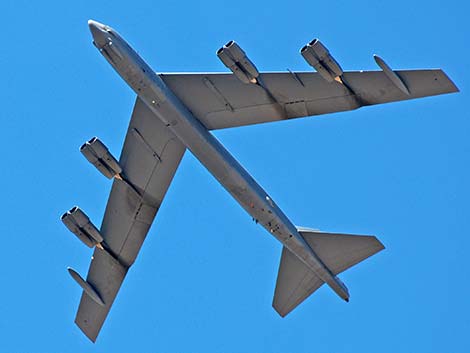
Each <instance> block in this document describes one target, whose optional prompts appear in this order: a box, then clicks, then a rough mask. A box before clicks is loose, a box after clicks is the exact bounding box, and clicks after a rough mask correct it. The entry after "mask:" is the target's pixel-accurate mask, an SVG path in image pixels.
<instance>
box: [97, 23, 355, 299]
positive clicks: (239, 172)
mask: <svg viewBox="0 0 470 353" xmlns="http://www.w3.org/2000/svg"><path fill="white" fill-rule="evenodd" d="M88 25H89V27H90V30H91V32H92V35H93V39H94V44H95V46H96V47H97V48H98V49H99V51H100V52H101V54H102V55H103V56H104V57H105V58H106V60H107V61H108V62H109V63H110V64H111V65H112V66H113V67H114V69H115V70H116V71H117V73H118V74H119V75H120V76H121V77H122V78H123V79H124V81H126V82H127V84H128V85H129V86H130V87H131V88H132V89H133V90H134V92H135V93H136V94H137V95H138V96H139V97H140V99H141V100H142V101H143V102H144V103H145V104H146V105H147V106H148V107H149V109H150V110H151V111H152V112H153V113H154V114H155V116H156V118H158V119H161V120H162V121H163V122H164V123H165V125H166V126H167V127H168V129H170V130H171V131H172V133H173V134H174V135H175V136H176V137H177V138H178V139H179V140H180V141H181V142H182V143H183V144H184V145H185V146H186V147H187V148H188V149H189V150H190V151H191V152H192V153H193V154H194V156H195V157H196V158H197V159H198V160H199V161H200V162H201V163H202V164H203V165H204V166H205V167H206V168H207V170H209V172H210V173H211V174H212V175H213V176H214V177H215V178H216V179H217V180H218V181H219V182H220V184H222V185H223V187H224V188H225V189H226V190H227V191H228V192H229V193H230V194H231V195H232V196H233V197H234V198H235V200H237V202H238V203H239V204H240V205H241V206H242V207H243V208H244V209H245V210H246V211H247V212H248V213H249V214H250V215H251V216H252V217H253V218H254V219H255V220H257V221H258V222H259V223H260V224H261V225H262V226H263V227H264V228H265V229H266V230H267V231H268V232H270V233H271V234H272V235H273V236H274V237H275V238H277V239H278V240H279V241H280V242H281V243H282V244H283V245H284V246H285V247H286V248H288V249H289V250H290V251H291V252H292V253H294V254H295V255H296V256H297V257H298V258H299V259H300V260H301V261H302V262H303V263H304V264H305V265H307V266H308V267H309V268H310V269H311V270H312V271H313V272H314V273H315V274H316V275H317V276H318V277H320V278H321V279H322V280H323V281H324V282H326V283H327V284H328V285H329V286H330V287H331V288H332V289H333V290H334V291H335V292H336V293H337V294H338V295H339V296H340V297H341V298H342V299H344V300H346V301H348V300H349V293H348V290H347V288H346V286H345V285H344V284H343V283H342V282H341V280H340V279H339V278H337V277H336V276H334V275H333V274H332V273H331V271H330V270H329V269H328V268H327V267H326V266H325V264H324V263H323V262H322V261H321V260H320V258H319V257H318V256H317V255H316V254H315V252H314V251H313V250H312V249H311V248H310V247H309V246H308V244H307V243H306V242H305V240H304V239H303V238H302V236H301V235H300V234H299V232H298V231H297V228H296V227H295V226H294V225H293V224H292V222H291V221H290V220H289V219H288V218H287V216H286V215H285V214H284V213H283V212H282V211H281V210H280V208H279V207H278V206H277V205H276V204H275V203H274V201H273V200H272V199H271V198H270V197H269V195H268V194H267V193H266V192H265V191H264V190H263V188H262V187H261V186H260V185H259V184H258V183H257V182H256V181H255V180H254V179H253V178H252V177H251V176H250V174H249V173H248V172H247V171H246V170H245V169H244V168H243V167H242V166H241V165H240V163H238V162H237V160H236V159H235V158H234V157H233V156H232V155H231V154H230V153H229V152H228V151H227V150H226V149H225V148H224V146H223V145H222V144H221V143H220V142H219V141H218V140H217V139H216V138H215V137H214V136H213V135H212V134H211V133H210V132H209V131H208V130H207V128H206V127H205V126H204V125H203V124H202V123H201V122H200V121H199V120H198V119H197V118H196V117H195V116H194V115H193V114H192V113H191V112H190V111H189V110H188V108H187V107H186V106H185V105H184V104H183V103H182V102H181V101H180V99H179V98H178V97H177V96H176V95H175V94H174V93H173V92H172V91H171V90H170V89H169V88H168V87H167V86H166V84H165V82H163V80H162V79H161V78H160V77H159V76H158V75H157V74H156V73H155V72H154V71H153V70H152V69H151V68H150V66H148V65H147V63H145V61H144V60H143V59H142V58H141V57H140V56H139V55H138V54H137V53H136V52H135V51H134V50H133V49H132V48H131V47H130V46H129V45H128V44H127V42H126V41H125V40H124V39H122V38H121V36H120V35H119V34H118V33H117V32H116V31H115V30H113V29H112V28H110V27H108V26H105V25H102V24H100V23H98V22H95V21H89V22H88Z"/></svg>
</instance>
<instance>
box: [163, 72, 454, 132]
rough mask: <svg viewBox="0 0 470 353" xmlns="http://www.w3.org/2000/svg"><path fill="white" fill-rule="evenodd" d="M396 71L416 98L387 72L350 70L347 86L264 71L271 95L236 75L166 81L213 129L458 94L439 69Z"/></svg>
mask: <svg viewBox="0 0 470 353" xmlns="http://www.w3.org/2000/svg"><path fill="white" fill-rule="evenodd" d="M394 73H395V74H397V75H398V76H399V77H400V79H401V80H402V81H403V82H404V83H405V84H406V86H407V87H408V89H409V90H410V95H406V94H405V93H403V92H402V91H400V89H399V88H397V86H396V85H395V84H393V82H392V81H390V79H389V78H388V77H387V75H386V74H385V73H384V72H383V71H349V72H345V73H344V74H343V79H344V82H345V83H346V84H347V85H343V84H341V83H339V82H336V81H333V82H331V83H329V82H327V81H325V80H324V79H323V78H322V77H321V76H320V75H319V74H318V73H316V72H296V73H291V72H278V73H269V72H268V73H262V74H260V78H261V80H262V81H263V82H264V85H265V87H267V88H268V89H269V91H270V94H268V93H267V92H266V91H265V90H264V89H263V88H262V87H260V86H258V85H252V84H244V83H242V82H241V81H239V80H238V79H237V78H236V77H235V76H234V75H233V74H222V73H194V74H185V73H177V74H161V77H162V79H163V80H164V81H165V83H166V84H167V85H168V86H169V87H170V89H171V90H173V92H174V93H175V94H176V95H177V96H178V97H179V98H180V99H181V100H182V101H183V103H184V104H185V105H186V106H187V107H188V108H189V109H190V110H191V111H192V112H193V113H194V114H195V115H196V117H197V118H198V119H199V120H200V121H201V122H202V123H203V124H204V125H205V126H206V127H207V128H208V129H210V130H214V129H222V128H228V127H234V126H243V125H252V124H259V123H264V122H271V121H278V120H284V119H292V118H299V117H304V116H313V115H320V114H327V113H334V112H340V111H346V110H352V109H356V108H359V107H361V106H366V105H372V104H381V103H387V102H394V101H400V100H406V99H413V98H420V97H425V96H433V95H438V94H445V93H452V92H457V91H458V89H457V87H456V86H455V85H454V83H453V82H452V81H451V80H450V79H449V78H448V77H447V75H446V74H445V73H444V72H443V71H442V70H439V69H435V70H401V71H394ZM208 82H209V84H208ZM272 97H274V98H275V100H273V98H272Z"/></svg>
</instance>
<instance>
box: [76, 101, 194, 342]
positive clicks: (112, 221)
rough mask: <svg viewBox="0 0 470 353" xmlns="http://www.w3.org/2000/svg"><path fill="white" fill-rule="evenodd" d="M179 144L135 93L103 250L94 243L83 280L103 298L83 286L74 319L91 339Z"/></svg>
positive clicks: (177, 157)
mask: <svg viewBox="0 0 470 353" xmlns="http://www.w3.org/2000/svg"><path fill="white" fill-rule="evenodd" d="M184 151H185V147H184V145H183V144H181V143H180V142H179V140H178V139H177V138H176V137H175V136H174V135H173V133H172V132H171V131H170V130H169V129H168V128H167V127H166V126H165V124H163V122H161V121H160V120H159V119H158V118H157V117H156V116H154V115H153V113H152V112H151V111H150V110H149V109H148V108H147V106H146V105H145V104H144V103H143V102H142V101H141V100H140V99H138V98H137V101H136V104H135V107H134V111H133V113H132V117H131V121H130V124H129V129H128V131H127V134H126V139H125V142H124V146H123V149H122V153H121V158H120V161H119V164H120V165H121V167H122V170H123V172H122V177H123V180H119V179H115V180H114V181H113V186H112V188H111V193H110V195H109V199H108V204H107V206H106V211H105V215H104V218H103V222H102V224H101V235H102V236H103V239H104V243H103V246H104V248H105V250H100V249H95V252H94V254H93V259H92V262H91V265H90V268H89V270H88V275H87V282H88V283H90V284H91V285H92V286H93V288H94V289H96V291H97V292H98V294H99V295H100V297H101V298H102V299H103V301H104V303H105V306H104V307H98V306H99V305H98V304H96V302H94V301H93V300H91V299H90V298H89V297H88V295H87V294H86V293H85V292H83V293H82V298H81V301H80V306H79V308H78V312H77V317H76V320H75V322H76V323H77V325H78V326H79V327H80V329H81V330H82V331H83V332H84V333H85V334H86V335H87V337H89V338H90V339H91V340H92V341H95V340H96V337H97V335H98V333H99V331H100V329H101V327H102V325H103V322H104V320H105V319H106V316H107V315H108V312H109V310H110V309H111V305H112V303H113V301H114V299H115V297H116V295H117V293H118V291H119V288H120V286H121V284H122V282H123V280H124V277H125V275H126V273H127V271H128V268H129V267H130V266H131V265H132V264H133V263H134V261H135V259H136V257H137V255H138V253H139V251H140V248H141V246H142V244H143V242H144V240H145V238H146V236H147V233H148V231H149V229H150V226H151V224H152V222H153V220H154V218H155V215H156V213H157V211H158V209H159V208H160V205H161V203H162V201H163V198H164V196H165V194H166V192H167V190H168V187H169V185H170V183H171V181H172V179H173V176H174V174H175V172H176V169H177V168H178V165H179V163H180V161H181V158H182V157H183V154H184Z"/></svg>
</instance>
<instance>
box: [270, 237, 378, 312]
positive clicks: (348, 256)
mask: <svg viewBox="0 0 470 353" xmlns="http://www.w3.org/2000/svg"><path fill="white" fill-rule="evenodd" d="M298 231H299V233H300V234H301V235H302V237H303V238H304V239H305V241H306V242H307V243H308V245H309V246H310V248H311V249H312V250H313V251H314V252H315V254H316V255H317V256H318V257H319V258H320V259H321V260H322V262H323V263H324V264H325V266H326V267H328V269H329V270H330V271H331V272H332V273H333V274H334V275H337V274H338V273H341V272H343V271H344V270H346V269H348V268H350V267H352V266H354V265H355V264H357V263H359V262H361V261H362V260H364V259H366V258H368V257H370V256H372V255H374V254H375V253H377V252H379V251H380V250H382V249H384V246H383V245H382V243H381V242H380V241H379V240H378V239H377V238H376V237H374V236H365V235H349V234H335V233H323V232H319V231H315V230H313V229H308V228H298ZM323 283H324V282H323V281H322V280H321V279H320V278H319V277H318V276H317V275H316V274H315V273H314V272H313V271H312V270H311V269H310V268H308V267H307V266H306V265H305V264H304V263H303V262H302V261H300V260H299V258H298V257H297V256H296V255H295V254H293V253H292V252H291V251H290V250H288V249H287V248H285V247H284V248H283V249H282V256H281V263H280V265H279V273H278V276H277V282H276V290H275V292H274V300H273V307H274V309H275V310H276V311H277V312H278V313H279V315H281V316H282V317H284V316H286V315H287V314H288V313H290V312H291V311H292V310H294V309H295V308H296V307H297V306H298V305H299V304H300V303H302V301H304V300H305V299H306V298H307V297H308V296H310V294H312V293H313V292H315V291H316V290H317V289H318V288H320V287H321V285H322V284H323Z"/></svg>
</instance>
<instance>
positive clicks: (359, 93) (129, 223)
mask: <svg viewBox="0 0 470 353" xmlns="http://www.w3.org/2000/svg"><path fill="white" fill-rule="evenodd" d="M89 27H90V30H91V32H92V36H93V39H94V44H95V46H96V47H97V48H98V50H99V51H100V52H101V54H102V55H103V56H104V57H105V58H106V59H107V60H108V62H109V63H110V64H111V65H112V66H113V67H114V69H115V70H116V71H117V73H118V74H119V75H120V76H121V77H122V78H123V79H124V80H125V81H126V82H127V84H128V85H129V86H130V87H131V88H132V89H133V90H134V91H135V93H136V94H137V96H138V98H137V101H136V104H135V108H134V112H133V114H132V118H131V122H130V125H129V129H128V132H127V135H126V140H125V143H124V147H123V150H122V153H121V157H120V159H119V168H122V172H121V173H120V179H116V178H115V179H114V182H113V187H112V190H111V194H110V197H109V201H108V205H107V207H106V212H105V216H104V219H103V224H102V226H101V231H100V233H101V235H102V237H103V239H104V240H103V242H102V243H101V245H102V249H98V248H95V251H94V255H93V260H92V263H91V265H90V269H89V272H88V276H87V280H86V283H89V284H90V285H91V287H92V288H93V289H94V290H95V291H96V293H97V295H99V297H100V298H101V299H102V301H103V303H104V304H105V305H104V306H101V305H99V304H98V303H97V302H96V301H95V300H93V299H92V298H90V296H89V295H88V294H87V292H86V291H85V292H84V293H83V294H82V299H81V302H80V307H79V310H78V313H77V317H76V323H77V325H78V326H79V327H80V328H81V329H82V330H83V332H84V333H85V334H86V335H87V337H89V338H90V339H91V340H92V341H95V340H96V337H97V335H98V333H99V331H100V329H101V326H102V324H103V322H104V320H105V318H106V316H107V314H108V312H109V310H110V308H111V305H112V303H113V301H114V298H115V297H116V295H117V292H118V290H119V288H120V286H121V283H122V281H123V280H124V277H125V275H126V273H127V270H128V268H129V267H130V266H131V265H132V264H133V262H134V260H135V258H136V256H137V254H138V252H139V250H140V247H141V246H142V243H143V241H144V239H145V236H146V235H147V232H148V229H149V227H150V225H151V223H152V221H153V219H154V217H155V215H156V212H157V211H158V208H159V206H160V204H161V202H162V200H163V197H164V195H165V193H166V190H167V189H168V186H169V184H170V182H171V180H172V178H173V175H174V173H175V171H176V169H177V167H178V164H179V162H180V160H181V157H182V155H183V153H184V151H185V149H186V148H187V149H189V150H190V151H191V152H192V153H193V154H194V156H195V157H196V158H197V159H198V160H199V161H200V162H201V163H202V164H203V165H204V166H205V167H206V168H207V169H208V170H209V171H210V172H211V173H212V175H214V177H215V178H216V179H217V180H218V181H219V182H220V183H221V184H222V186H223V187H224V188H225V189H226V190H227V191H228V192H229V193H230V194H231V195H232V196H233V197H234V198H235V200H237V202H238V203H239V204H240V205H241V206H242V207H243V208H244V209H245V210H246V211H247V212H248V213H249V214H250V215H251V216H252V217H253V218H254V219H255V220H257V222H259V224H260V225H262V226H263V227H264V228H265V229H266V230H267V231H268V232H269V233H271V234H272V235H273V236H274V237H275V238H276V239H278V240H279V241H280V242H281V243H282V244H283V245H284V251H283V260H282V261H281V266H280V272H279V273H280V276H279V280H278V285H277V286H276V295H275V300H274V306H275V308H276V310H278V312H279V313H280V314H281V315H285V314H286V313H288V312H289V311H290V310H292V309H293V308H294V307H295V306H296V305H298V304H299V303H300V302H301V301H302V300H303V299H305V298H306V297H307V296H308V295H309V294H310V293H312V292H313V291H314V290H315V289H317V288H318V287H319V286H321V285H322V284H323V283H327V284H328V286H329V287H331V288H332V289H333V290H334V291H335V292H336V293H337V294H338V295H339V296H340V297H341V298H342V299H344V300H346V301H347V300H348V299H349V293H348V290H347V288H346V286H345V285H344V284H343V283H342V282H341V281H340V280H339V278H338V277H337V276H336V274H337V273H339V272H341V271H342V270H344V269H345V268H348V267H349V266H352V265H353V264H355V263H357V262H359V261H361V260H362V259H364V258H366V257H368V256H370V255H372V254H373V253H375V252H377V251H379V250H381V249H382V248H383V246H382V244H380V242H378V240H377V239H376V238H375V237H361V236H356V237H354V236H353V237H351V236H349V235H331V234H324V233H318V232H314V234H313V235H312V234H311V233H312V232H311V231H310V230H308V231H307V230H298V229H297V228H296V227H295V226H294V225H293V224H292V222H291V221H290V220H289V218H288V217H287V216H286V215H285V214H284V213H283V212H282V211H281V210H280V209H279V207H278V206H277V205H276V203H275V202H274V201H273V200H272V198H271V197H270V196H269V195H268V194H267V193H266V191H265V190H264V189H263V188H262V187H261V186H260V185H259V184H258V183H257V182H256V181H255V180H254V179H253V178H252V177H251V176H250V175H249V173H248V172H247V171H246V170H245V169H244V168H243V167H242V166H241V165H240V164H239V163H238V162H237V161H236V160H235V158H234V157H233V156H232V155H231V154H230V153H229V152H228V151H227V150H226V149H225V148H224V147H223V146H222V144H220V142H219V141H218V140H217V139H216V138H215V137H214V136H213V135H212V134H211V133H210V132H209V130H210V129H219V128H225V127H232V126H240V125H247V124H255V123H261V122H267V121H275V120H282V119H289V118H295V117H301V116H307V115H317V114H324V113H328V112H333V111H343V110H350V109H356V108H358V107H360V106H363V105H371V104H379V103H385V102H389V101H396V100H402V99H409V98H416V97H421V96H426V95H434V94H442V93H449V92H453V91H456V90H457V88H456V87H455V86H454V85H453V83H452V82H451V81H450V80H449V79H448V78H447V76H446V75H445V74H444V73H443V72H442V71H440V70H418V71H404V72H401V73H400V77H401V79H402V80H403V81H404V82H405V84H406V85H407V87H408V88H409V90H410V95H409V96H408V95H406V94H404V93H403V92H402V91H401V90H400V89H398V88H397V87H396V85H394V84H393V83H392V82H391V81H390V79H389V78H388V77H387V75H385V74H384V73H383V72H344V73H343V72H342V70H341V73H342V75H341V77H339V76H338V77H339V79H335V80H333V81H332V82H330V83H328V81H326V80H325V79H324V78H322V76H320V75H319V74H316V73H261V74H259V75H258V76H257V77H256V79H253V80H248V82H247V83H243V82H245V81H246V80H245V81H244V80H239V79H238V78H237V77H236V76H235V75H233V74H229V75H227V74H214V73H201V74H161V75H157V74H156V73H155V72H154V71H153V70H152V69H151V68H150V67H149V66H148V65H147V64H146V63H145V62H144V61H143V59H142V58H141V57H140V56H139V55H138V54H137V53H136V52H135V51H134V50H133V49H132V48H131V47H130V46H129V45H128V44H127V43H126V42H125V41H124V40H123V39H122V38H121V37H120V35H119V34H118V33H117V32H116V31H114V30H113V29H112V28H110V27H108V26H105V25H102V24H100V23H98V22H95V21H89ZM232 45H233V44H232ZM227 47H230V45H227ZM240 50H241V49H240ZM241 52H242V54H243V55H242V59H243V57H245V58H246V56H245V53H244V52H243V51H241ZM231 57H232V59H237V60H239V61H240V60H242V59H240V58H238V57H235V56H233V55H232V56H231ZM243 60H244V59H243ZM243 60H242V61H243ZM246 60H248V59H246ZM246 60H245V61H246ZM322 60H323V59H322ZM333 60H334V59H333ZM235 61H236V60H235ZM245 61H243V62H245ZM240 62H241V61H240ZM229 66H230V65H229ZM253 66H254V65H253ZM251 76H252V78H254V76H253V75H251ZM371 243H373V246H371V247H368V245H371ZM364 244H365V245H364ZM361 249H362V250H361ZM348 251H349V255H348ZM351 251H352V252H353V253H355V254H356V255H355V256H352V257H351V255H350V252H351ZM286 264H287V265H286ZM283 269H284V270H283ZM302 273H303V274H304V276H300V274H302ZM305 278H308V281H307V282H306V283H301V282H302V281H303V280H304V279H305ZM299 281H300V282H299ZM299 286H300V287H299ZM295 288H301V290H299V291H297V292H296V293H294V295H293V296H292V290H293V289H295ZM289 293H290V294H289Z"/></svg>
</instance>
